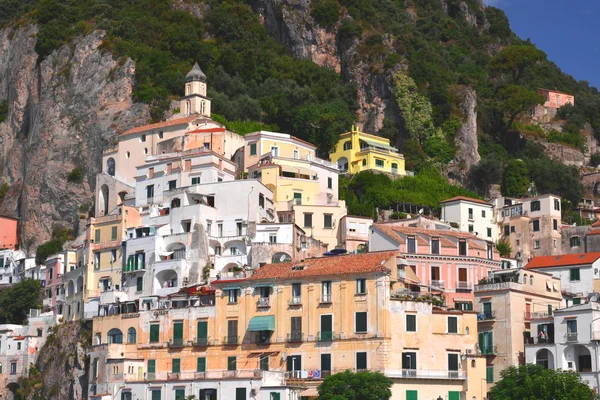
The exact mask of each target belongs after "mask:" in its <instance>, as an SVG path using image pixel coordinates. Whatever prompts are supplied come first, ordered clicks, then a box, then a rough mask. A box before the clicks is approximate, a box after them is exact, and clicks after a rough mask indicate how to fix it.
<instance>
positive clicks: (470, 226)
mask: <svg viewBox="0 0 600 400" xmlns="http://www.w3.org/2000/svg"><path fill="white" fill-rule="evenodd" d="M469 233H473V225H472V224H469Z"/></svg>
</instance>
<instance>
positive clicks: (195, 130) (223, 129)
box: [185, 128, 225, 135]
mask: <svg viewBox="0 0 600 400" xmlns="http://www.w3.org/2000/svg"><path fill="white" fill-rule="evenodd" d="M216 132H225V128H205V129H194V130H193V131H189V132H186V133H185V134H186V135H190V134H192V133H216Z"/></svg>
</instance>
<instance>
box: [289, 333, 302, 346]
mask: <svg viewBox="0 0 600 400" xmlns="http://www.w3.org/2000/svg"><path fill="white" fill-rule="evenodd" d="M285 341H286V342H288V343H297V342H303V341H304V333H302V332H292V333H288V334H287V337H286V339H285Z"/></svg>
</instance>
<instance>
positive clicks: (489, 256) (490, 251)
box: [487, 243, 494, 260]
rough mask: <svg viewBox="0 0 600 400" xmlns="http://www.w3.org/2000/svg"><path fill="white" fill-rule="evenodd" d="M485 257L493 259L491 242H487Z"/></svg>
mask: <svg viewBox="0 0 600 400" xmlns="http://www.w3.org/2000/svg"><path fill="white" fill-rule="evenodd" d="M487 258H488V260H493V259H494V245H493V244H491V243H488V244H487Z"/></svg>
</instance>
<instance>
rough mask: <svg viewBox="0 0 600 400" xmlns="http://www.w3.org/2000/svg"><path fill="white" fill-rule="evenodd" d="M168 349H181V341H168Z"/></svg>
mask: <svg viewBox="0 0 600 400" xmlns="http://www.w3.org/2000/svg"><path fill="white" fill-rule="evenodd" d="M169 347H183V339H171V340H169Z"/></svg>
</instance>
